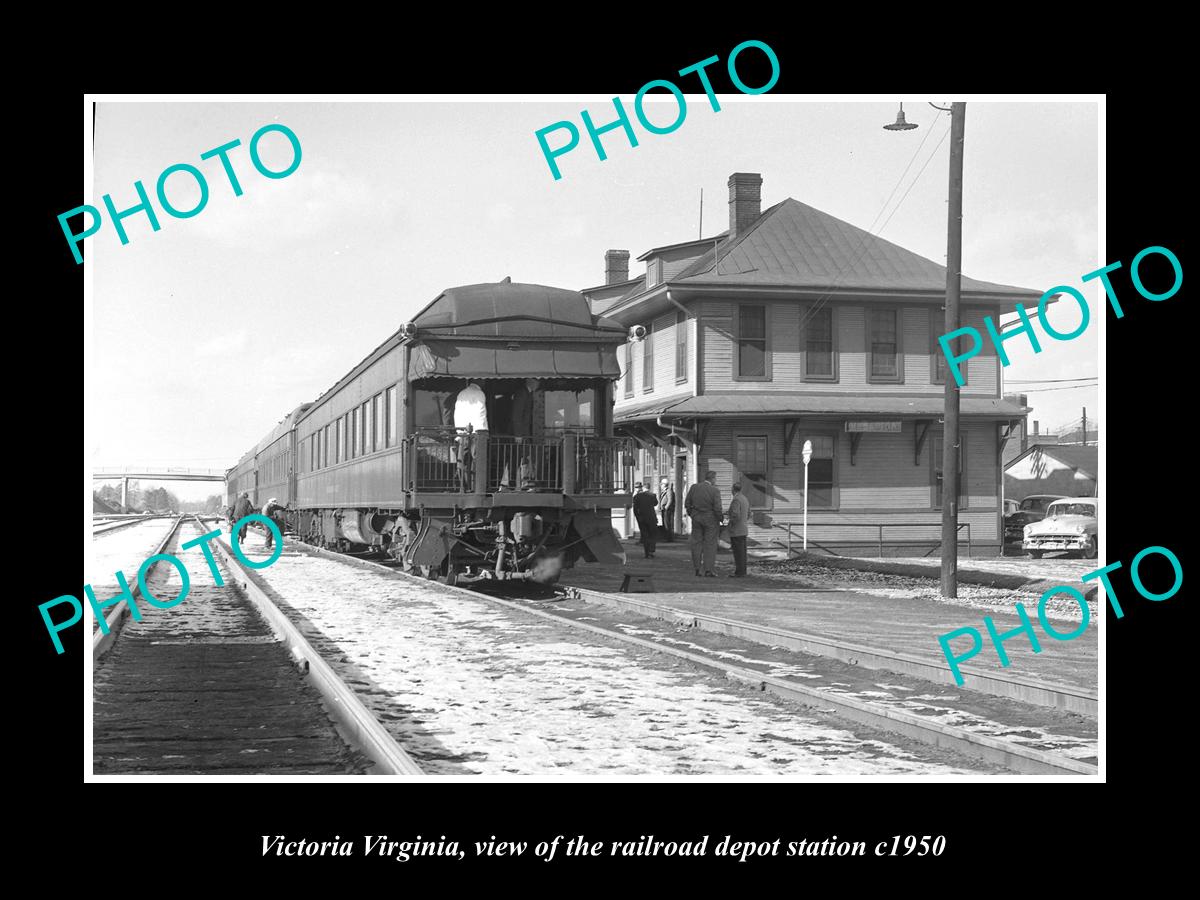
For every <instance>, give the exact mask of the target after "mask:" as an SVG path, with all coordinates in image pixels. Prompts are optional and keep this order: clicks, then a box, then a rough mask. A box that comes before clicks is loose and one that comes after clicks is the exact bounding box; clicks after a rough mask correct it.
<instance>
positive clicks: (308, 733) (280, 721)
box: [93, 516, 421, 775]
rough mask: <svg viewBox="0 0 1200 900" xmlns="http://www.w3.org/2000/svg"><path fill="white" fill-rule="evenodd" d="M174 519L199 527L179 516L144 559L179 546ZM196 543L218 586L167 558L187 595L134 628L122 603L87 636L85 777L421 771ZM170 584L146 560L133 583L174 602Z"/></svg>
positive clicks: (174, 587)
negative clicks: (144, 571)
mask: <svg viewBox="0 0 1200 900" xmlns="http://www.w3.org/2000/svg"><path fill="white" fill-rule="evenodd" d="M185 518H186V524H187V526H188V529H189V530H191V531H194V536H199V535H200V534H203V533H205V531H206V530H207V529H206V527H205V526H204V525H203V524H202V523H201V522H200V521H199V520H198V519H196V518H195V517H183V516H181V517H179V519H178V520H177V521H176V522H175V523H174V525H173V527H172V528H171V530H170V532H169V533H168V534H167V535H166V536H165V537H164V539H163V541H162V542H161V543H160V545H159V547H158V549H157V551H156V552H159V553H161V552H167V551H168V549H170V548H171V547H172V546H173V545H174V544H176V543H181V542H182V541H180V540H178V539H179V538H180V537H181V531H182V530H183V528H184V525H185ZM209 546H211V547H213V548H214V549H215V551H216V552H215V557H216V558H217V559H218V560H219V562H218V565H219V567H220V569H221V570H222V574H223V577H224V580H225V585H224V586H221V587H217V586H215V585H213V584H212V581H211V574H210V573H209V571H208V567H207V565H206V563H205V562H204V560H203V558H202V557H201V556H200V555H199V553H198V548H193V549H192V550H190V551H187V552H186V553H179V552H178V551H176V553H175V555H176V556H178V557H179V558H181V559H183V560H184V562H185V565H187V567H188V570H189V572H190V573H191V579H190V591H189V594H188V596H187V598H186V599H185V600H184V601H183V602H182V603H180V604H179V606H176V607H173V608H170V609H165V610H164V609H158V608H154V607H151V606H148V605H146V606H142V607H141V608H142V621H140V622H136V621H127V620H128V619H129V610H128V609H127V608H126V604H125V602H124V601H122V603H121V604H120V605H119V606H118V607H115V608H114V609H113V610H112V612H111V613H110V615H109V617H108V619H107V620H106V621H107V622H108V623H109V628H110V629H111V633H110V634H109V635H100V634H97V635H95V636H94V639H93V670H94V671H93V675H94V692H93V696H94V714H93V766H94V771H95V773H96V774H125V773H135V772H136V773H146V772H151V773H155V772H158V773H181V772H184V773H202V774H241V773H258V772H265V773H282V774H355V773H364V774H385V775H419V774H421V770H420V768H419V767H418V766H417V765H416V764H415V763H414V762H413V761H412V760H411V759H410V758H409V757H408V756H407V754H406V753H405V752H404V750H403V748H401V747H400V746H399V745H398V744H396V742H395V741H394V740H392V738H391V737H390V736H389V735H388V734H387V732H386V730H385V729H384V728H383V727H382V726H381V725H380V724H379V722H378V721H376V720H375V718H374V717H373V716H371V715H370V714H369V713H368V712H367V711H366V710H365V708H364V707H363V705H362V703H361V702H360V701H359V700H358V698H357V697H356V696H355V695H354V693H353V691H352V690H350V688H348V687H347V686H346V685H345V684H344V683H343V682H342V681H341V679H340V678H338V677H337V676H336V675H334V674H333V672H332V670H331V669H330V668H329V666H328V665H327V664H326V663H325V661H324V660H323V659H322V658H321V657H320V655H319V654H317V653H316V652H315V651H314V650H313V649H312V647H311V646H310V645H309V644H308V642H307V641H306V640H305V639H304V637H303V636H302V635H300V634H299V632H298V631H297V630H296V629H295V627H294V626H293V625H292V624H291V623H290V622H289V621H288V620H287V618H286V617H285V616H283V615H282V614H281V613H280V611H279V610H278V609H277V608H275V606H274V604H273V603H272V602H271V601H270V599H269V598H268V597H267V596H266V594H265V593H263V592H262V591H261V589H260V588H259V587H258V586H257V585H256V583H255V578H254V577H253V576H252V575H251V573H250V572H248V571H247V570H246V569H245V568H243V567H242V565H241V564H240V563H239V562H238V561H237V560H236V559H235V558H234V556H233V554H232V552H231V551H230V549H229V548H228V546H227V545H225V544H224V543H223V542H221V541H219V540H218V541H214V542H211V543H210V544H209ZM190 554H195V555H196V558H195V559H191V558H189V556H190ZM162 570H165V572H164V571H162ZM174 576H175V570H174V568H173V567H172V566H170V565H169V564H164V563H159V564H158V565H157V566H155V567H154V568H153V569H151V571H150V573H149V577H148V584H147V587H148V588H149V589H150V590H151V592H152V593H155V594H156V595H158V596H160V597H162V598H171V597H175V596H177V595H178V593H179V589H180V588H181V586H182V585H181V584H180V583H179V581H178V579H177V577H174ZM135 596H137V595H135ZM122 626H123V627H122ZM118 631H120V632H121V639H120V640H119V641H118V640H117V632H118Z"/></svg>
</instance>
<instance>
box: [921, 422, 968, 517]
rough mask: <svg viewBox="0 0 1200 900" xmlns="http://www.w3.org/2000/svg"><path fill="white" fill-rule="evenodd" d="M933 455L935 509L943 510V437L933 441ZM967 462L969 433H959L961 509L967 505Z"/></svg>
mask: <svg viewBox="0 0 1200 900" xmlns="http://www.w3.org/2000/svg"><path fill="white" fill-rule="evenodd" d="M930 444H931V445H932V454H934V458H932V460H930V464H931V466H932V468H934V508H935V509H941V508H942V452H943V450H944V445H943V444H942V436H941V434H938V436H937V437H935V438H934V439H932V440H931V442H930ZM966 462H967V433H966V432H965V431H960V432H959V509H965V508H966V505H967V496H966V487H967V480H966V470H967V467H966Z"/></svg>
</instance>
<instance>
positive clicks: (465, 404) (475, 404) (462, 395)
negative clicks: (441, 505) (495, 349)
mask: <svg viewBox="0 0 1200 900" xmlns="http://www.w3.org/2000/svg"><path fill="white" fill-rule="evenodd" d="M454 427H455V429H456V430H457V431H458V437H457V438H456V440H457V443H458V485H459V489H460V490H461V491H463V492H464V493H466V492H467V491H469V490H471V486H472V482H473V480H474V478H473V476H474V474H475V461H474V460H475V440H476V436H475V432H477V431H487V430H488V415H487V395H486V394H484V392H483V388H481V387H480V386H479V385H477V384H476V383H475V382H473V381H472V382H471V383H470V384H468V385H467V386H466V387H465V388H463V389H462V390H461V391H459V392H458V396H457V397H455V398H454Z"/></svg>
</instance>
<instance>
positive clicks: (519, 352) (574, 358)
mask: <svg viewBox="0 0 1200 900" xmlns="http://www.w3.org/2000/svg"><path fill="white" fill-rule="evenodd" d="M439 376H443V377H444V376H449V377H451V378H552V377H553V378H619V377H620V376H621V369H620V367H619V366H618V365H617V351H616V347H615V346H613V345H604V344H592V345H590V346H588V345H584V344H566V345H558V344H555V343H554V341H553V339H546V338H542V339H539V340H538V341H537V342H536V343H534V342H530V344H528V345H527V346H522V347H519V348H510V347H508V346H507V345H506V344H490V343H489V344H476V343H471V344H459V343H455V342H453V341H432V340H425V341H421V342H420V343H419V344H417V345H415V346H414V347H413V348H412V354H411V356H410V357H409V361H408V377H409V379H410V380H412V381H416V380H417V379H419V378H436V377H439Z"/></svg>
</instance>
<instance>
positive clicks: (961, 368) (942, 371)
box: [929, 309, 968, 386]
mask: <svg viewBox="0 0 1200 900" xmlns="http://www.w3.org/2000/svg"><path fill="white" fill-rule="evenodd" d="M939 313H940V311H939V310H936V309H935V310H933V311H931V312H930V314H929V355H930V357H931V358H932V360H933V365H932V367H931V371H930V379H931V380H932V381H933V383H934V384H945V383H946V375H947V372H949V367H948V366H947V364H946V355H945V353H943V352H942V345H941V344H940V343H938V338H939V337H941V336H942V333H943V329H944V328H945V324H944V322H943V321H939V320H940V319H941V318H942V317H941V315H939ZM956 345H957V346H956ZM962 346H963V339H962V338H955V339H954V340H953V341H952V342H951V350H952V351H953V352H955V353H957V351H958V350H961V349H962ZM967 372H968V365H967V363H966V361H965V360H964V361H963V362H960V363H959V365H958V373H959V375H961V376H962V380H963V383H962V386H966V384H967ZM950 377H951V378H953V377H954V376H953V375H951V376H950Z"/></svg>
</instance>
